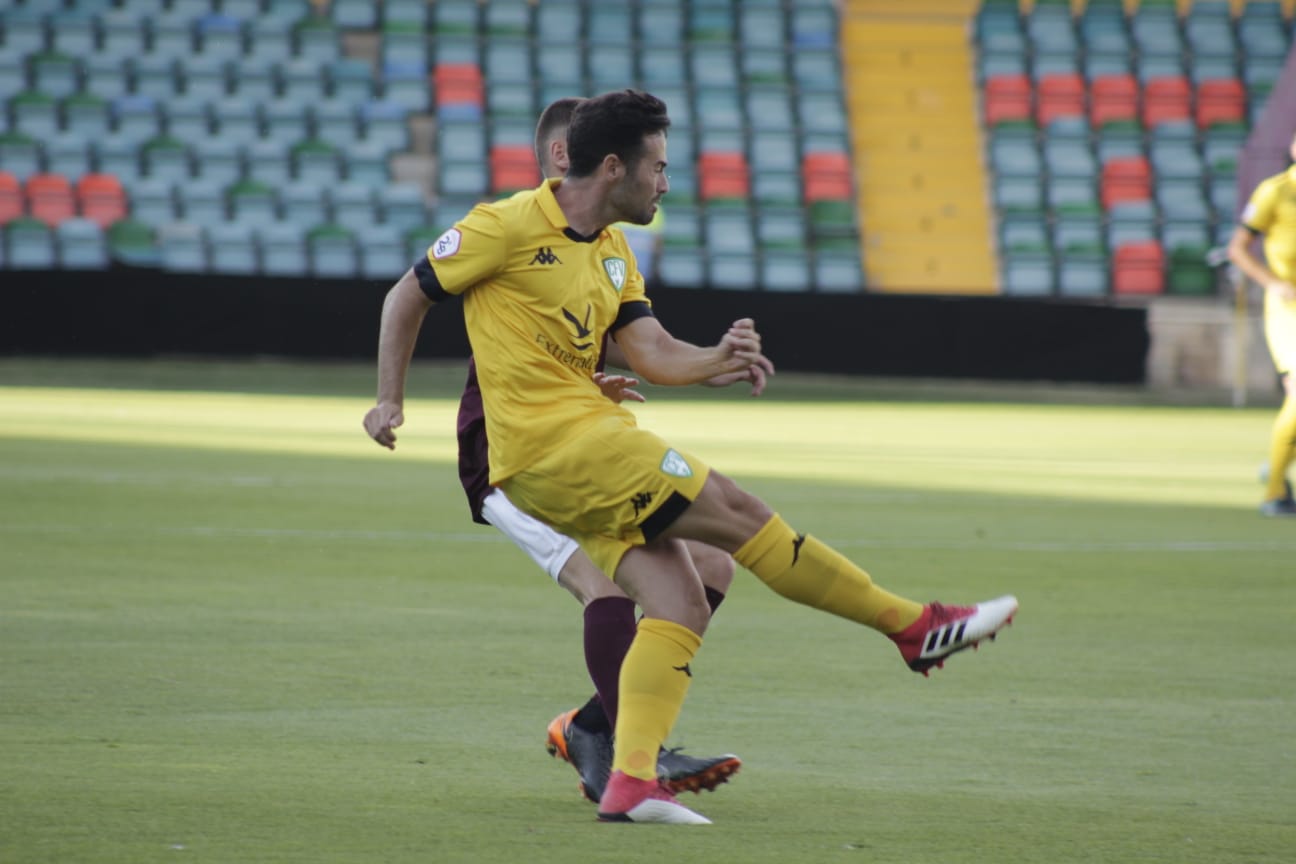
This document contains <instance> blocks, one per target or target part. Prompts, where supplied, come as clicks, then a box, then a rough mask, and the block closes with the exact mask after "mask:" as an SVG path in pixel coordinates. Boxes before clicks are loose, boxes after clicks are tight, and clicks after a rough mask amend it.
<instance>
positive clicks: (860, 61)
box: [841, 0, 998, 294]
mask: <svg viewBox="0 0 1296 864" xmlns="http://www.w3.org/2000/svg"><path fill="white" fill-rule="evenodd" d="M976 7H977V2H976V0H851V2H850V3H849V4H848V6H847V8H846V14H845V16H844V19H843V21H842V30H841V34H842V35H841V39H842V63H843V75H844V77H845V79H846V97H847V108H848V112H849V114H850V123H851V135H852V139H853V145H854V148H853V149H854V152H855V159H856V171H857V178H858V181H859V182H858V184H857V185H858V190H859V191H858V205H859V212H860V213H861V214H862V220H863V232H862V233H863V235H864V246H865V254H864V262H865V266H866V268H867V271H866V272H867V278H868V284H869V286H870V287H871V288H874V289H876V290H881V291H891V292H932V291H936V292H947V293H960V294H993V293H995V292H997V290H998V270H997V262H996V256H995V251H994V241H993V231H992V219H991V214H990V210H989V198H988V194H987V189H988V184H987V178H986V173H985V167H984V163H983V161H982V156H981V153H982V147H981V141H980V131H979V124H978V120H977V118H978V102H977V93H976V89H975V83H976V82H975V76H974V74H973V65H972V59H973V58H972V57H971V53H970V50H969V47H968V39H967V28H968V26H969V21H970V19H971V16H972V15H973V14H974V13H975V11H976Z"/></svg>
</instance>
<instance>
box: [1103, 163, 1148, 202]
mask: <svg viewBox="0 0 1296 864" xmlns="http://www.w3.org/2000/svg"><path fill="white" fill-rule="evenodd" d="M1099 195H1100V197H1101V198H1102V205H1103V209H1104V210H1110V209H1111V207H1112V205H1113V204H1117V203H1120V202H1121V201H1147V200H1150V199H1151V197H1152V167H1151V166H1150V165H1149V164H1148V161H1147V159H1146V158H1144V157H1142V156H1124V157H1120V158H1116V159H1109V160H1107V163H1106V164H1104V165H1103V168H1102V180H1101V181H1100V184H1099Z"/></svg>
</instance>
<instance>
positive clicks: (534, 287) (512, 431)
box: [415, 180, 652, 484]
mask: <svg viewBox="0 0 1296 864" xmlns="http://www.w3.org/2000/svg"><path fill="white" fill-rule="evenodd" d="M561 182H562V181H561V180H548V181H545V183H543V184H541V185H540V186H539V187H538V188H536V189H533V190H529V191H525V192H519V193H518V194H516V195H514V196H512V197H510V198H507V199H504V200H502V201H495V202H492V203H489V204H478V205H477V206H476V207H474V208H473V210H472V212H470V213H469V214H468V215H467V216H465V217H464V218H463V219H462V220H460V221H459V222H457V223H455V225H454V227H453V228H451V229H450V230H448V231H446V233H445V234H443V235H441V237H440V238H439V239H438V240H437V241H436V242H435V243H434V244H433V245H432V246H431V247H430V248H429V249H428V252H427V264H428V265H429V266H428V267H426V268H425V267H423V266H422V265H423V262H420V263H419V265H417V266H416V267H415V270H416V273H418V275H419V284H420V285H421V286H422V288H423V290H424V291H425V292H426V293H427V294H428V296H429V297H431V298H432V299H433V300H438V299H443V298H444V296H445V295H452V294H463V295H464V318H465V321H466V322H467V326H468V338H469V341H470V342H471V343H472V348H473V356H474V357H475V358H476V362H477V374H478V378H479V380H480V382H481V391H482V402H483V404H484V407H485V411H486V436H487V440H488V443H489V447H490V468H491V470H490V479H491V483H493V484H498V483H500V482H501V481H502V480H504V479H506V478H508V477H511V476H512V475H513V474H516V473H517V472H518V471H521V470H523V469H525V468H527V467H528V466H529V465H531V464H532V463H533V462H534V461H535V460H537V459H538V458H540V456H541V455H542V454H543V453H544V452H546V451H548V450H549V449H551V448H552V447H555V446H557V445H559V444H561V443H563V442H564V441H566V440H568V439H569V438H572V437H574V436H576V435H578V434H580V431H581V429H582V428H583V421H586V422H587V421H589V420H590V419H592V418H597V417H602V416H606V415H608V414H612V413H622V412H624V413H628V412H626V411H625V409H624V408H621V407H620V406H619V405H617V404H615V403H613V402H612V401H611V400H609V399H607V398H606V397H605V396H604V395H603V394H602V392H601V391H600V390H599V388H598V386H597V385H596V384H594V382H593V380H592V378H591V376H593V374H594V372H595V371H596V370H597V368H598V363H599V356H600V353H601V352H602V349H603V339H604V337H605V336H606V335H607V333H608V332H609V330H610V329H614V325H616V326H620V325H623V324H626V323H629V322H630V321H632V320H634V319H635V318H638V317H640V316H642V315H651V314H652V312H651V307H650V306H649V304H648V300H647V297H646V296H645V294H644V283H643V278H642V277H641V276H640V275H639V271H638V268H637V267H636V265H635V259H634V255H633V254H632V253H631V252H630V248H629V246H628V245H627V243H626V240H625V237H624V236H623V235H622V233H621V232H620V231H619V230H617V229H615V228H605V229H604V230H603V231H601V232H599V234H598V235H597V236H594V237H582V236H581V235H580V234H577V233H576V232H575V231H574V230H572V228H571V227H570V225H569V224H568V222H567V218H566V217H565V216H564V215H563V212H562V209H561V208H560V207H559V206H558V202H557V200H556V199H555V198H554V192H553V190H554V189H555V188H556V187H557V186H558V184H560V183H561Z"/></svg>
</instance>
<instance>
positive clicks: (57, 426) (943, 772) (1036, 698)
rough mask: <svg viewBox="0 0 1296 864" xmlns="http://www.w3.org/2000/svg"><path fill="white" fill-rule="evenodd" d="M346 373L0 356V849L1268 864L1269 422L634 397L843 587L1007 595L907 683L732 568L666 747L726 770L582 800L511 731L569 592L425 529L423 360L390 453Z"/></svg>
mask: <svg viewBox="0 0 1296 864" xmlns="http://www.w3.org/2000/svg"><path fill="white" fill-rule="evenodd" d="M371 378H372V369H369V368H359V367H330V366H313V367H298V366H288V365H270V364H261V365H248V366H240V365H238V364H233V365H215V364H161V363H142V364H99V365H87V364H71V363H50V362H45V363H31V362H20V361H5V362H0V489H2V490H3V494H2V495H0V861H3V862H5V864H33V862H58V864H68V862H113V864H116V862H122V864H146V862H186V861H191V862H212V864H231V862H240V864H243V862H310V864H324V862H365V864H371V862H383V864H397V862H474V864H494V862H508V864H514V862H564V864H567V862H574V861H586V860H611V861H618V862H641V861H642V862H647V861H654V862H656V861H659V860H663V859H666V860H684V861H713V862H803V861H805V862H811V861H813V862H837V861H841V862H846V861H881V860H886V861H905V862H941V864H948V862H951V861H955V862H972V861H985V862H1042V861H1049V862H1102V864H1110V862H1153V861H1173V862H1228V864H1238V862H1282V861H1289V860H1291V854H1292V853H1291V850H1292V848H1294V847H1296V817H1294V816H1293V813H1296V755H1294V754H1293V735H1292V732H1293V724H1292V719H1291V718H1292V716H1293V707H1294V703H1296V697H1293V693H1296V672H1294V671H1293V670H1294V669H1296V666H1294V665H1293V663H1292V661H1291V655H1292V651H1293V649H1294V648H1296V637H1294V636H1293V632H1294V631H1293V629H1292V625H1291V622H1292V619H1293V613H1294V612H1296V608H1294V607H1296V602H1294V601H1296V564H1293V561H1294V560H1296V554H1294V553H1296V523H1293V522H1279V521H1270V520H1263V519H1261V518H1260V517H1258V516H1257V515H1256V511H1255V505H1256V503H1257V500H1258V497H1259V491H1260V490H1259V487H1258V486H1257V485H1256V484H1255V483H1254V480H1253V478H1254V474H1255V468H1256V466H1257V465H1258V463H1259V462H1260V461H1261V459H1262V458H1263V455H1264V450H1265V447H1266V442H1267V436H1268V427H1269V422H1270V419H1271V411H1270V410H1269V409H1257V410H1245V411H1233V410H1222V409H1209V408H1171V407H1157V406H1143V405H1135V404H1124V405H1095V404H1084V405H1077V404H1007V403H1002V402H1001V403H996V402H986V401H979V402H976V403H968V402H963V403H960V402H953V401H949V400H948V399H947V400H945V401H933V402H912V401H908V402H896V401H886V402H884V401H878V400H876V399H874V398H870V397H869V396H868V395H867V393H866V392H863V391H861V390H860V388H859V386H858V385H855V384H852V383H850V382H836V383H833V384H829V385H825V384H824V383H823V382H801V383H802V385H803V386H801V387H800V388H798V381H797V380H796V379H792V378H791V377H789V376H780V377H779V378H776V379H775V383H774V385H773V388H772V391H771V393H770V394H769V396H768V397H766V398H764V399H761V400H750V399H745V398H743V397H742V396H741V395H740V394H737V393H713V392H705V393H701V394H700V395H699V394H698V393H692V394H688V398H686V399H671V398H667V394H664V393H661V392H659V391H653V392H652V393H651V394H650V395H651V401H650V403H649V404H648V405H645V406H641V407H640V408H637V409H636V410H638V412H639V413H640V415H641V417H642V418H643V423H644V425H646V426H648V427H650V428H653V429H654V430H656V431H658V432H660V433H663V434H664V435H665V436H666V437H667V438H668V439H670V440H671V441H672V442H674V443H677V444H679V445H680V446H683V447H686V448H688V449H690V450H692V451H693V452H695V453H696V454H698V455H699V456H702V457H703V458H705V459H707V460H709V461H710V462H711V463H712V464H714V465H715V466H717V467H718V468H719V469H721V470H724V471H726V472H727V473H730V474H732V475H734V476H736V477H738V478H739V479H740V481H741V482H742V483H743V484H744V485H745V486H747V487H748V488H750V489H752V490H753V491H756V492H758V493H759V494H761V495H762V496H764V497H765V498H766V499H767V500H768V501H770V502H771V503H772V504H773V505H775V506H776V507H777V509H779V510H780V511H781V512H782V513H783V514H784V516H785V517H787V518H788V519H789V521H791V522H792V524H793V525H794V526H796V527H797V528H799V529H802V530H809V531H812V532H814V533H816V534H817V535H819V536H820V537H822V538H824V539H825V540H827V541H829V542H830V543H833V544H834V545H836V546H838V548H840V549H841V550H842V551H843V552H845V553H846V554H847V555H849V556H851V557H852V558H854V559H855V560H857V561H859V562H860V563H861V564H862V565H864V566H865V567H866V568H867V569H868V570H869V571H870V572H871V573H872V574H873V575H874V577H875V578H876V579H877V580H878V581H879V582H881V583H882V584H885V585H887V586H888V587H890V588H892V589H894V590H897V591H900V592H901V593H904V594H907V595H909V596H913V597H915V598H917V599H933V598H939V599H943V600H947V601H954V602H966V601H971V600H976V599H980V598H985V597H990V596H994V595H997V594H999V593H1005V592H1012V593H1015V594H1017V595H1018V597H1020V598H1021V601H1022V611H1021V615H1020V617H1019V619H1018V622H1017V623H1016V624H1015V625H1014V626H1013V627H1012V628H1010V629H1009V630H1008V631H1006V633H1005V635H1004V636H1003V638H1001V639H1000V640H999V641H998V642H997V643H994V644H993V645H989V646H985V647H983V649H982V650H981V651H979V652H977V653H975V654H973V653H971V652H968V653H966V654H963V655H959V656H958V657H955V658H953V659H952V660H951V661H950V663H949V665H948V667H947V668H946V669H945V670H944V671H941V672H937V673H934V674H933V676H932V677H931V678H930V679H923V678H921V677H920V676H916V675H913V674H912V673H910V672H908V671H906V670H905V668H904V666H903V665H902V664H901V663H900V661H899V656H898V654H897V653H896V652H895V650H894V648H893V647H892V646H891V645H890V643H889V642H887V641H886V640H884V639H882V638H881V637H879V636H877V635H876V634H873V633H870V632H867V631H864V630H861V629H860V628H858V627H856V626H854V625H851V624H848V623H846V622H843V621H839V620H835V619H831V618H828V617H826V616H824V615H822V614H819V613H815V612H812V611H810V610H807V609H804V608H801V607H796V606H793V605H792V604H789V603H787V602H786V601H784V600H781V599H780V598H778V597H776V596H775V595H773V594H772V593H771V592H769V591H768V590H767V589H765V588H764V587H763V586H762V585H760V584H759V582H758V581H757V580H755V579H754V578H753V577H751V576H750V575H749V574H745V573H740V574H739V576H738V578H737V580H736V582H735V586H734V590H733V591H732V592H731V594H730V597H729V599H728V600H727V601H726V603H725V605H724V606H723V607H722V609H721V611H720V614H719V615H718V616H717V618H716V620H715V622H714V623H713V625H712V629H711V631H710V633H709V634H708V637H707V641H706V644H705V646H704V647H703V649H702V652H701V653H700V654H699V657H698V661H697V662H696V663H695V664H694V668H695V670H696V675H697V677H696V680H695V681H694V687H693V689H692V692H691V693H690V695H689V700H688V703H687V704H686V706H685V709H684V715H683V717H682V720H681V723H680V724H679V726H678V727H677V730H676V735H675V738H674V741H673V742H672V743H675V744H683V745H685V746H687V748H688V749H689V751H690V752H696V753H709V752H720V751H733V752H736V753H739V754H740V755H741V756H742V757H743V758H744V760H745V766H744V768H743V771H742V773H740V774H739V775H738V777H737V778H735V780H734V781H733V782H732V783H731V784H729V785H728V786H725V787H722V788H721V789H720V790H719V791H718V792H716V793H709V794H705V795H703V796H701V797H699V798H693V797H692V796H687V798H686V801H687V803H689V804H691V805H693V806H696V807H697V809H699V810H700V811H701V812H703V813H705V814H706V815H708V816H709V817H711V818H713V819H714V820H715V821H716V824H715V825H713V826H710V827H704V828H698V829H675V828H662V827H636V826H617V825H599V824H597V823H595V822H594V821H593V820H594V810H593V807H592V806H590V805H589V804H587V803H585V802H584V801H583V800H582V799H581V798H580V797H579V795H578V793H577V792H576V789H575V787H576V778H575V774H574V773H573V772H572V771H571V770H570V768H568V767H567V766H566V765H562V764H560V763H555V762H553V761H551V760H549V759H548V758H547V757H546V756H545V754H544V751H543V747H542V745H543V741H544V727H545V724H546V723H547V722H548V721H549V719H550V718H551V717H552V716H553V715H554V714H556V713H558V712H559V711H560V710H562V709H565V708H568V707H571V706H574V705H576V704H578V703H579V702H580V701H582V700H583V699H584V698H585V697H586V696H587V695H588V693H589V690H590V688H589V684H588V680H587V678H586V675H585V672H584V667H583V662H582V659H581V642H580V613H579V609H578V607H577V606H576V604H575V603H574V602H572V601H571V599H570V598H569V597H567V596H566V595H565V594H564V593H562V592H560V591H559V590H558V589H556V588H555V587H554V586H553V585H552V584H551V583H549V582H548V580H547V578H546V577H545V576H544V575H543V574H542V573H540V572H539V571H538V570H536V569H535V568H534V566H533V565H531V564H530V562H529V561H528V560H527V559H525V558H524V556H523V555H522V554H521V553H520V552H518V551H517V550H515V549H514V548H513V547H511V546H510V545H509V544H508V543H507V541H505V540H503V539H502V538H501V537H499V536H498V535H497V534H496V533H495V532H493V531H492V530H491V529H488V528H481V527H478V526H473V525H472V524H471V523H469V522H468V520H467V510H466V507H465V505H464V503H463V500H462V494H461V492H460V490H459V488H458V483H457V481H456V477H455V471H454V467H453V464H452V459H453V456H454V445H453V437H452V432H453V412H454V404H455V399H456V397H457V385H458V383H459V380H460V378H461V372H460V371H459V370H457V369H456V370H451V371H441V370H437V369H419V370H416V371H415V373H414V376H413V381H412V384H413V385H414V387H415V390H414V395H415V396H416V397H417V398H414V399H412V400H411V402H410V404H409V405H408V406H407V412H406V413H407V418H408V421H407V424H406V427H405V429H404V430H403V433H402V435H401V440H400V444H399V448H398V450H397V452H396V453H395V454H392V453H388V452H386V451H384V450H381V449H380V448H378V447H376V446H375V445H373V444H372V443H370V442H369V441H368V440H367V439H366V438H365V437H364V435H363V432H362V431H361V429H360V418H361V416H362V415H363V413H364V411H365V410H366V408H367V407H368V404H369V401H370V398H371V397H370V396H369V395H368V394H369V390H368V388H369V386H370V380H371ZM807 394H811V395H813V396H814V397H815V398H814V399H813V400H809V401H806V400H804V399H802V400H801V401H795V402H794V401H782V400H781V399H780V398H779V397H780V396H781V395H788V396H793V395H800V396H802V397H804V396H806V395H807Z"/></svg>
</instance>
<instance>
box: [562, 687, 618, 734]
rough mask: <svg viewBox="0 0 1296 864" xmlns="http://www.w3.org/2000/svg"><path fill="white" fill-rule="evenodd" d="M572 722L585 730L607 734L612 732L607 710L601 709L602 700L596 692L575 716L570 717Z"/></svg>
mask: <svg viewBox="0 0 1296 864" xmlns="http://www.w3.org/2000/svg"><path fill="white" fill-rule="evenodd" d="M572 723H573V724H574V725H576V726H579V727H580V728H581V729H584V730H585V731H586V732H593V733H595V734H602V733H607V734H609V735H610V734H611V733H612V724H611V723H609V722H608V718H607V712H606V711H604V710H603V701H602V700H601V699H599V696H598V694H597V693H595V694H594V695H593V696H591V697H590V698H589V701H588V702H586V703H585V704H584V705H582V706H581V707H580V710H578V711H577V712H576V716H575V717H573V718H572Z"/></svg>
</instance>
